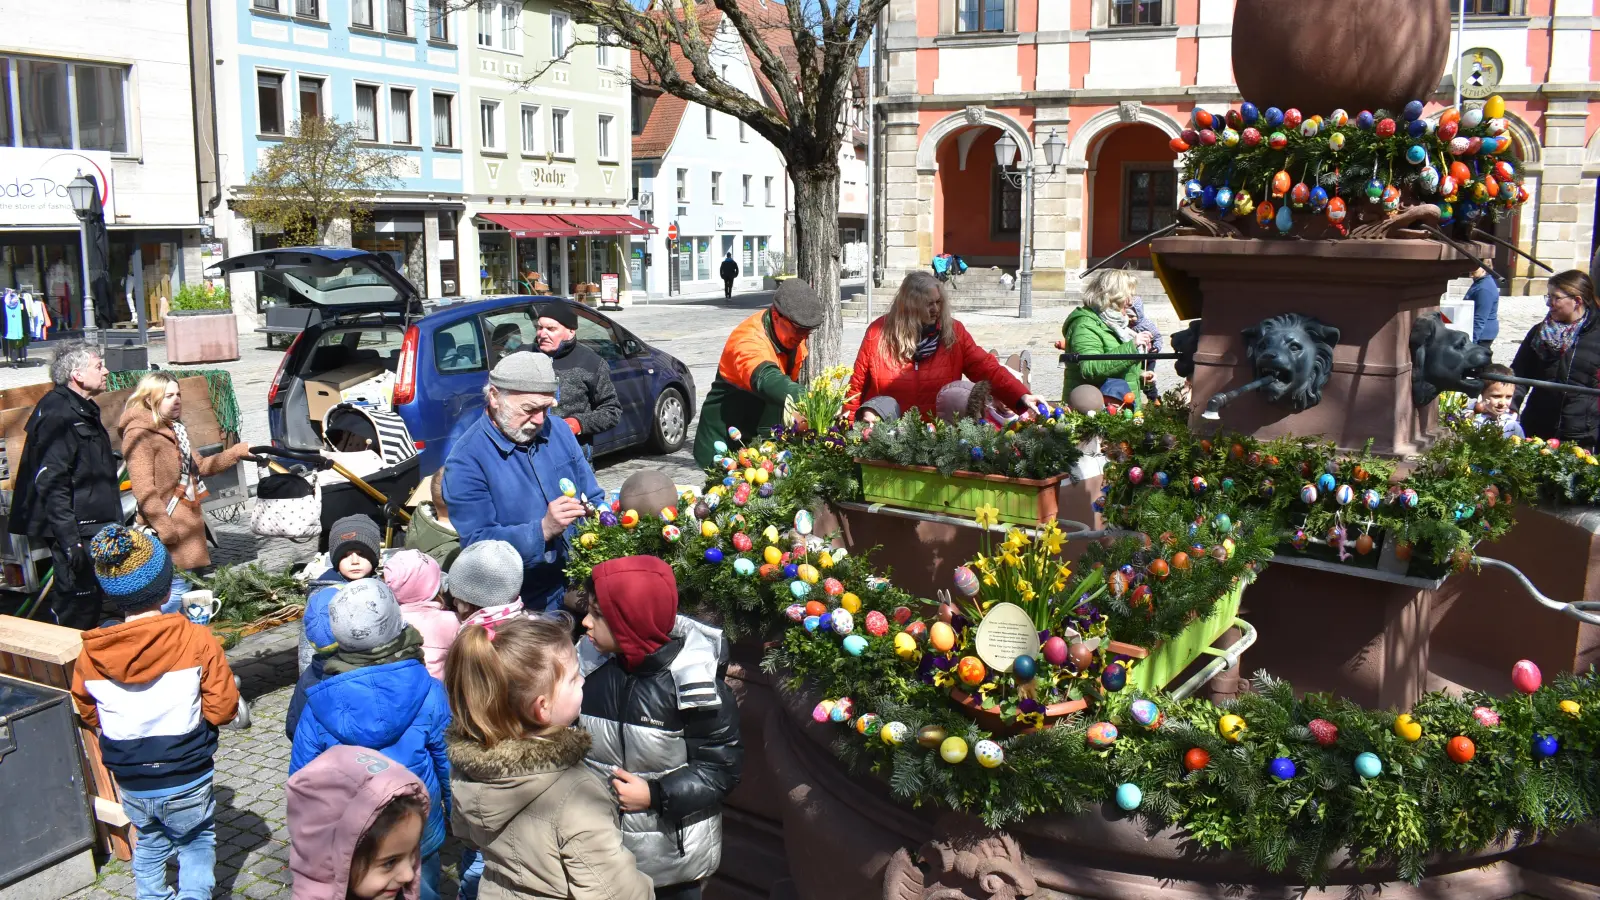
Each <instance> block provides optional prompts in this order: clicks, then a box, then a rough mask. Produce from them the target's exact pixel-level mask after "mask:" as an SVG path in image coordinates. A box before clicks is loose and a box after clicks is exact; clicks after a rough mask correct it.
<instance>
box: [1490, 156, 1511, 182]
mask: <svg viewBox="0 0 1600 900" xmlns="http://www.w3.org/2000/svg"><path fill="white" fill-rule="evenodd" d="M1494 177H1496V178H1498V179H1500V180H1501V181H1515V180H1516V177H1517V173H1516V170H1515V169H1513V168H1512V167H1511V163H1508V162H1506V161H1505V160H1503V159H1502V160H1500V161H1499V162H1497V163H1495V164H1494Z"/></svg>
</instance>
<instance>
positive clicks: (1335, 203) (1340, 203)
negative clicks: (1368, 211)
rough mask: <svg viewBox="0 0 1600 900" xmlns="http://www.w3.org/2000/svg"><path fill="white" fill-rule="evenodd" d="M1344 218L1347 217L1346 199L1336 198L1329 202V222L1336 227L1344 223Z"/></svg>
mask: <svg viewBox="0 0 1600 900" xmlns="http://www.w3.org/2000/svg"><path fill="white" fill-rule="evenodd" d="M1344 216H1345V209H1344V198H1343V197H1335V198H1333V199H1332V200H1329V201H1328V221H1329V222H1332V223H1334V224H1335V225H1337V224H1339V223H1340V222H1343V221H1344Z"/></svg>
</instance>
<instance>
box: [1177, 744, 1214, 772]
mask: <svg viewBox="0 0 1600 900" xmlns="http://www.w3.org/2000/svg"><path fill="white" fill-rule="evenodd" d="M1210 764H1211V754H1209V753H1207V752H1206V751H1204V750H1202V749H1201V748H1199V747H1190V748H1189V752H1187V753H1185V754H1183V767H1184V768H1185V769H1188V770H1189V771H1191V772H1198V771H1200V770H1201V769H1204V768H1205V767H1206V766H1208V765H1210Z"/></svg>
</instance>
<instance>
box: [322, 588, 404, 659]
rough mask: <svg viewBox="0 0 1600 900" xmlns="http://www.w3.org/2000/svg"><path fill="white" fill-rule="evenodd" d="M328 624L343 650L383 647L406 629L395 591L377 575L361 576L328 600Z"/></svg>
mask: <svg viewBox="0 0 1600 900" xmlns="http://www.w3.org/2000/svg"><path fill="white" fill-rule="evenodd" d="M328 627H329V629H330V630H331V631H332V632H333V639H334V640H335V641H338V642H339V649H341V650H371V649H372V648H374V647H381V646H383V645H384V644H387V643H389V642H390V641H392V640H394V639H395V638H397V637H399V636H400V633H401V632H403V631H405V630H406V620H405V619H404V618H401V616H400V603H399V601H397V600H395V598H394V591H391V590H389V586H388V585H387V584H384V583H383V582H382V581H379V580H378V579H376V578H362V579H360V580H359V581H352V582H350V583H349V584H347V585H345V586H344V587H342V588H340V589H339V592H338V593H337V594H334V595H333V599H332V600H330V601H328Z"/></svg>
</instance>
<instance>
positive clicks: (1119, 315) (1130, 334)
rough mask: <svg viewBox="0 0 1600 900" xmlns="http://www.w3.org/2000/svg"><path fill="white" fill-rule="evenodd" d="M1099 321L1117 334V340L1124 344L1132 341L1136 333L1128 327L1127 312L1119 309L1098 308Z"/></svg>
mask: <svg viewBox="0 0 1600 900" xmlns="http://www.w3.org/2000/svg"><path fill="white" fill-rule="evenodd" d="M1100 321H1101V322H1103V323H1105V326H1106V327H1107V328H1109V329H1111V331H1112V333H1113V334H1115V335H1116V336H1117V340H1119V341H1121V342H1122V343H1124V344H1127V343H1130V342H1132V341H1133V338H1134V335H1135V334H1136V333H1137V332H1135V331H1134V330H1133V329H1132V328H1129V327H1128V314H1127V313H1125V312H1123V311H1122V310H1120V309H1102V310H1100Z"/></svg>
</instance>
